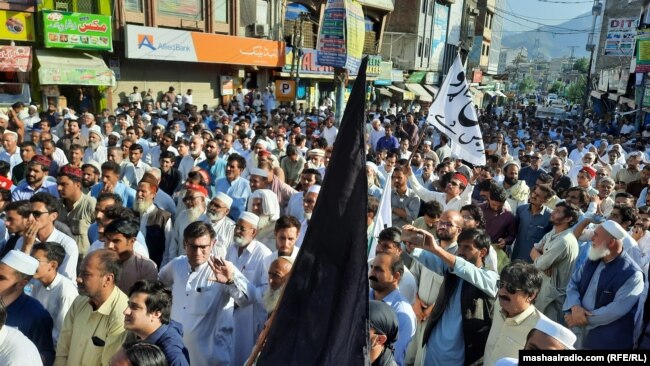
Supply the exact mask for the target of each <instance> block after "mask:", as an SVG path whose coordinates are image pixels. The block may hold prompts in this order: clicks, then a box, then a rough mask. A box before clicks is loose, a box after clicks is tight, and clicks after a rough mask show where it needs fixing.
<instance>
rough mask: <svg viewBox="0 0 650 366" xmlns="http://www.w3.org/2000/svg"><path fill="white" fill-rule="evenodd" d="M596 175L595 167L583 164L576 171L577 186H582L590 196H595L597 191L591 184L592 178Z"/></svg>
mask: <svg viewBox="0 0 650 366" xmlns="http://www.w3.org/2000/svg"><path fill="white" fill-rule="evenodd" d="M595 177H596V169H594V168H592V167H590V166H583V167H582V169H580V170H579V171H578V175H577V176H576V180H577V182H578V187H582V188H584V189H585V190H586V191H587V193H589V195H590V196H595V195H596V194H597V193H598V191H596V189H595V188H594V187H592V186H591V183H592V182H593V180H594V178H595Z"/></svg>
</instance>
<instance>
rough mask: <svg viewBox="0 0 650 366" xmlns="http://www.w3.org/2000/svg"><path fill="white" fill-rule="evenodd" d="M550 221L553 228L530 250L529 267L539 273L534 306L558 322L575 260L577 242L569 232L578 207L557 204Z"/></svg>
mask: <svg viewBox="0 0 650 366" xmlns="http://www.w3.org/2000/svg"><path fill="white" fill-rule="evenodd" d="M550 221H551V224H553V229H552V230H551V231H549V232H548V233H547V234H546V235H544V237H543V238H542V239H541V240H540V241H539V243H536V244H535V245H534V246H533V249H531V251H530V258H531V259H532V260H533V264H534V265H535V267H537V268H538V269H539V270H540V271H542V272H543V275H542V288H541V290H540V292H539V295H538V296H537V301H536V302H535V306H536V307H537V308H538V309H539V310H540V311H541V312H542V313H544V315H546V316H547V317H549V318H550V319H551V320H553V321H556V322H561V321H562V315H563V314H562V304H563V303H564V299H565V298H566V286H567V284H568V283H569V280H570V278H571V273H572V271H573V267H574V264H575V261H576V258H577V257H578V241H577V240H576V237H575V236H573V230H572V229H573V225H575V223H576V222H577V221H578V208H577V207H576V206H574V205H572V204H570V203H566V202H560V203H558V204H557V205H556V206H555V209H554V210H553V212H551V220H550Z"/></svg>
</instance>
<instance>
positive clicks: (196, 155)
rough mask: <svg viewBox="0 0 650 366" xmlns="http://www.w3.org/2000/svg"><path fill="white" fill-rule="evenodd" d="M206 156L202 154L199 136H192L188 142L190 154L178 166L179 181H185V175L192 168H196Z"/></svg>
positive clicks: (201, 142) (201, 143)
mask: <svg viewBox="0 0 650 366" xmlns="http://www.w3.org/2000/svg"><path fill="white" fill-rule="evenodd" d="M205 158H206V156H205V153H204V152H203V137H201V136H199V135H195V136H192V140H191V141H190V153H189V154H187V155H186V156H184V157H183V158H182V159H181V162H180V163H179V165H178V172H179V173H180V174H181V179H183V180H185V179H187V174H188V173H189V172H190V170H192V168H193V167H195V166H197V165H198V164H199V163H201V162H202V161H203V160H205Z"/></svg>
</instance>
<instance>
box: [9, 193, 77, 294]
mask: <svg viewBox="0 0 650 366" xmlns="http://www.w3.org/2000/svg"><path fill="white" fill-rule="evenodd" d="M29 203H30V206H31V212H30V214H31V215H30V223H29V226H28V227H27V230H25V232H24V234H23V237H22V238H20V239H18V242H16V249H18V250H20V251H22V252H24V253H31V251H32V247H33V245H34V243H45V242H48V241H50V242H54V243H59V244H61V245H62V246H63V248H64V249H65V259H64V260H63V263H61V265H60V266H59V273H61V274H62V275H64V276H66V277H68V278H69V279H71V280H73V281H74V279H75V278H77V262H78V260H79V248H78V247H77V243H75V241H74V239H72V238H71V237H69V236H68V235H66V234H64V233H62V232H61V231H59V230H58V229H57V228H55V227H54V222H55V221H56V220H57V218H58V217H59V213H58V212H57V204H56V198H54V197H53V196H52V195H50V194H49V193H45V192H39V193H36V194H35V195H33V196H32V198H30V199H29Z"/></svg>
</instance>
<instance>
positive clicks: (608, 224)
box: [600, 220, 625, 240]
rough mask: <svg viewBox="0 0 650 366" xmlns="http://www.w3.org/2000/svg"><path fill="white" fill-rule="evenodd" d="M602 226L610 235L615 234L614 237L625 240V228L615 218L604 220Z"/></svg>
mask: <svg viewBox="0 0 650 366" xmlns="http://www.w3.org/2000/svg"><path fill="white" fill-rule="evenodd" d="M600 226H602V227H603V229H605V231H607V232H608V233H609V235H611V236H613V237H614V239H616V240H623V238H625V229H623V227H621V225H619V224H618V223H617V222H616V221H613V220H607V221H605V222H603V223H602V224H601V225H600Z"/></svg>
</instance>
